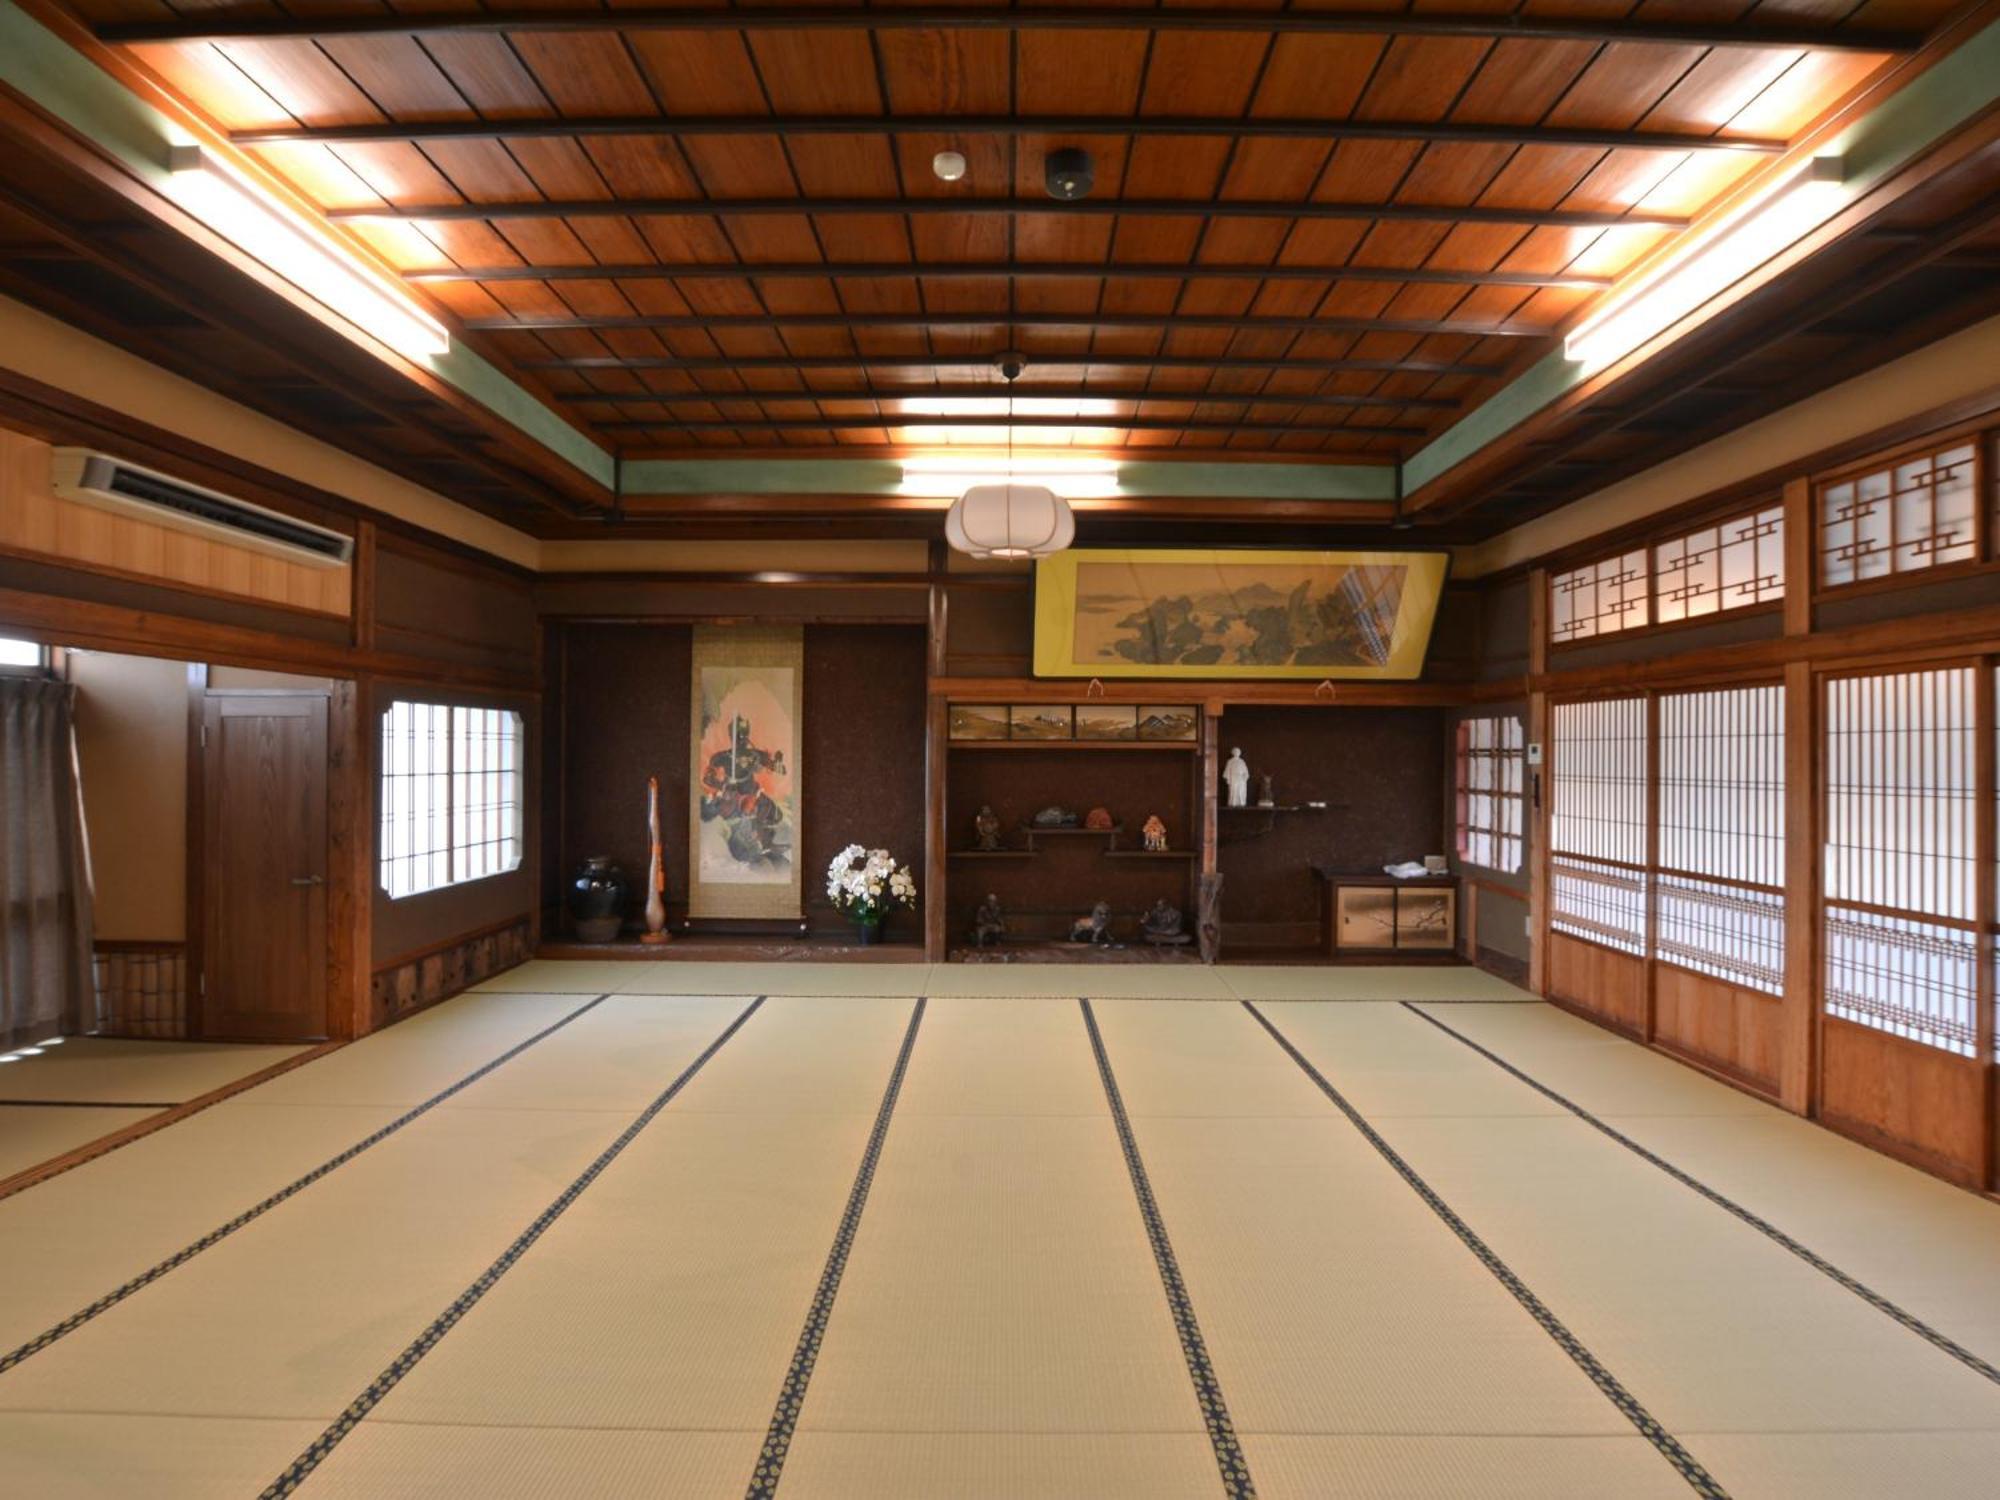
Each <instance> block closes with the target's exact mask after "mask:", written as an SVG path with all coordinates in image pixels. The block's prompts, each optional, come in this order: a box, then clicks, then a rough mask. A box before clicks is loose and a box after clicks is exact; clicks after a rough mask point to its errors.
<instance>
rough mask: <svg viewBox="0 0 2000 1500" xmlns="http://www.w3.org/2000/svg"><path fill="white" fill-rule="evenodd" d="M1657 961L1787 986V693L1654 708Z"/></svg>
mask: <svg viewBox="0 0 2000 1500" xmlns="http://www.w3.org/2000/svg"><path fill="white" fill-rule="evenodd" d="M1659 753H1660V831H1659V868H1658V870H1657V872H1656V875H1655V878H1656V879H1657V880H1658V882H1659V887H1658V892H1657V895H1656V907H1657V921H1658V929H1659V930H1658V932H1657V933H1656V935H1655V938H1654V948H1653V951H1654V953H1655V955H1656V956H1657V957H1659V958H1661V959H1664V960H1666V961H1667V962H1669V963H1673V964H1678V965H1680V966H1681V967H1682V968H1687V969H1693V970H1696V971H1697V972H1699V973H1703V974H1712V975H1715V976H1716V977H1718V978H1721V979H1726V980H1728V981H1729V982H1731V983H1732V984H1740V985H1744V986H1747V987H1749V988H1752V989H1758V990H1763V991H1765V992H1766V993H1769V994H1773V995H1776V994H1781V993H1783V991H1784V985H1785V897H1784V882H1785V690H1784V688H1783V687H1781V686H1778V685H1775V684H1773V685H1771V686H1768V687H1740V688H1721V689H1717V690H1714V691H1708V692H1695V693H1668V694H1665V695H1663V696H1662V697H1661V698H1660V752H1659Z"/></svg>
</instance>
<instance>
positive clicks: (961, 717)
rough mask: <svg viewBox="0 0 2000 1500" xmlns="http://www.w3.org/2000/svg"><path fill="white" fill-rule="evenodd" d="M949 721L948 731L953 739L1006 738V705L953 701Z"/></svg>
mask: <svg viewBox="0 0 2000 1500" xmlns="http://www.w3.org/2000/svg"><path fill="white" fill-rule="evenodd" d="M949 722H950V731H949V733H950V736H951V738H952V739H955V740H1004V739H1006V738H1007V705H1006V704H1004V703H954V704H952V706H951V712H950V716H949Z"/></svg>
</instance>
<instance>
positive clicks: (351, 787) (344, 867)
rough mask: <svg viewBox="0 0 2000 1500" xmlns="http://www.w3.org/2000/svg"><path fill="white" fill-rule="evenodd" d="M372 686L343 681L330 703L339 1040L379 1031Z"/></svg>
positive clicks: (331, 900) (332, 979)
mask: <svg viewBox="0 0 2000 1500" xmlns="http://www.w3.org/2000/svg"><path fill="white" fill-rule="evenodd" d="M371 697H372V695H371V693H370V692H369V684H368V681H367V680H366V679H362V680H360V681H339V680H336V681H335V682H334V684H333V692H332V694H331V695H330V696H329V698H328V700H327V726H326V729H327V734H326V841H327V851H326V852H327V859H326V870H327V876H326V885H327V890H326V930H327V976H326V1029H327V1035H329V1036H330V1037H333V1038H334V1039H335V1040H339V1041H349V1040H352V1039H353V1038H355V1037H358V1036H365V1035H366V1034H367V1033H368V1032H369V1031H370V1030H372V1029H373V1027H374V1006H373V1004H372V1002H371V997H370V993H369V988H370V983H371V981H372V979H373V977H374V976H373V966H374V897H375V870H374V865H375V860H374V852H375V779H374V774H373V770H374V767H373V762H372V759H371V757H370V756H369V753H368V749H369V746H370V744H371V743H372V736H370V735H369V734H368V732H367V731H368V723H369V707H370V701H371Z"/></svg>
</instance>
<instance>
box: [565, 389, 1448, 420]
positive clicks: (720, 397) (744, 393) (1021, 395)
mask: <svg viewBox="0 0 2000 1500" xmlns="http://www.w3.org/2000/svg"><path fill="white" fill-rule="evenodd" d="M552 399H553V400H554V401H555V402H556V403H557V404H558V405H562V406H601V405H606V404H616V405H620V406H645V405H661V406H678V405H686V404H696V405H705V404H710V403H717V404H719V403H724V402H732V401H884V402H887V401H997V400H1002V399H1013V400H1016V401H1175V402H1181V403H1184V404H1188V405H1201V406H1208V405H1214V404H1217V403H1221V404H1223V405H1228V406H1262V405H1285V406H1385V407H1408V408H1410V409H1412V410H1416V411H1456V410H1458V405H1459V404H1458V402H1456V401H1453V400H1452V399H1450V398H1449V397H1446V396H1350V395H1347V394H1345V393H1344V392H1338V391H1326V392H1319V391H1314V392H1306V393H1300V394H1293V393H1290V392H1274V391H1267V392H1252V393H1246V392H1241V391H1174V390H1164V391H1149V390H1146V389H1144V388H1132V387H1127V386H1121V387H1117V388H1115V389H1114V388H1099V387H1096V386H1068V387H1065V388H1063V389H1060V390H1051V389H1049V388H1048V387H1046V386H1043V387H1036V386H1022V385H1019V384H1014V385H1000V384H995V385H935V386H932V385H926V386H911V387H907V388H904V389H889V390H884V389H881V388H879V387H878V388H876V389H874V390H868V389H866V388H861V389H845V390H831V391H821V390H810V389H793V390H782V391H769V390H735V391H625V392H620V391H566V392H563V393H561V394H559V395H557V396H555V397H553V398H552ZM967 420H970V421H985V420H987V419H986V418H984V417H973V418H968V419H967ZM993 420H996V421H997V420H1000V419H999V418H994V419H993Z"/></svg>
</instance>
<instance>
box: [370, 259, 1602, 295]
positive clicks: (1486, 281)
mask: <svg viewBox="0 0 2000 1500" xmlns="http://www.w3.org/2000/svg"><path fill="white" fill-rule="evenodd" d="M773 276H841V277H850V278H854V279H857V280H884V279H898V278H902V279H908V278H919V277H920V278H922V279H923V280H925V281H937V280H948V281H965V280H976V281H990V280H994V279H997V278H1001V277H1011V278H1013V279H1015V280H1017V281H1018V280H1026V279H1029V278H1037V279H1039V278H1047V277H1065V278H1066V277H1102V278H1105V279H1107V280H1142V281H1369V282H1392V283H1396V284H1402V283H1410V284H1419V285H1424V286H1520V287H1557V288H1561V289H1564V290H1570V291H1601V290H1602V289H1604V288H1605V287H1608V286H1610V285H1611V278H1610V277H1609V276H1579V275H1572V274H1570V273H1567V272H1562V271H1557V272H1552V273H1543V272H1540V271H1446V270H1437V269H1434V268H1431V267H1428V266H1425V267H1396V266H1305V265H1291V264H1288V265H1254V264H1250V265H1245V264H1235V263H1231V264H1216V263H1213V262H1204V263H1190V264H1182V265H1161V264H1144V265H1129V264H1125V263H1123V262H1118V261H1089V260H1083V261H963V262H951V263H940V262H936V261H924V262H916V261H814V260H802V261H741V262H729V263H726V264H717V263H716V262H714V261H694V262H687V261H682V262H675V263H671V264H667V263H658V262H651V263H649V262H640V263H637V264H631V265H581V266H578V265H569V266H456V267H453V268H451V269H449V270H432V271H405V272H404V273H403V279H404V280H405V281H411V282H421V283H424V284H426V285H445V284H450V283H454V282H465V281H741V280H744V279H746V278H749V277H773Z"/></svg>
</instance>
